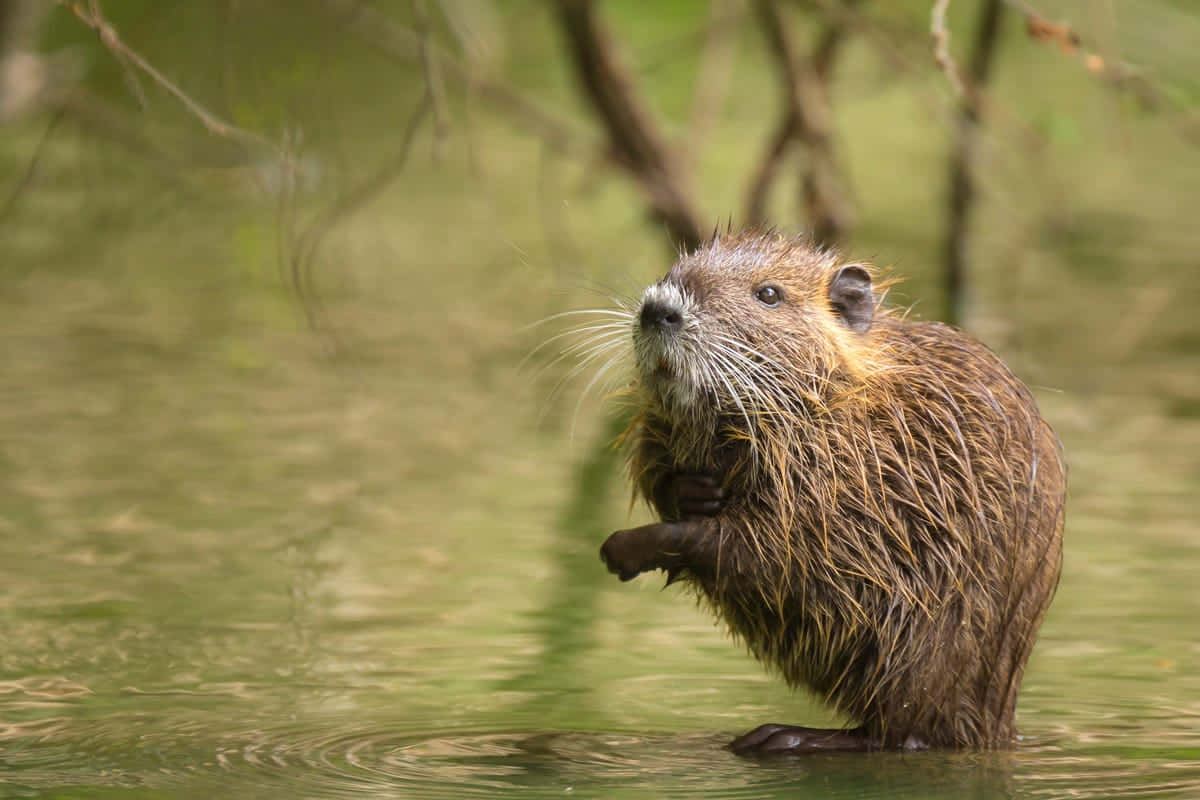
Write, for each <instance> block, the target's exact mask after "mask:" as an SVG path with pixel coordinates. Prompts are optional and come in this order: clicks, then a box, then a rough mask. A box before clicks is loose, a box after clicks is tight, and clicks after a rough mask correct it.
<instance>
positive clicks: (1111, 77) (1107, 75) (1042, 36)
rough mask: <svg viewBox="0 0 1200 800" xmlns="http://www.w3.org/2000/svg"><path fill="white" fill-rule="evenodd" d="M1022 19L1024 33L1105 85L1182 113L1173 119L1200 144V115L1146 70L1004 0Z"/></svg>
mask: <svg viewBox="0 0 1200 800" xmlns="http://www.w3.org/2000/svg"><path fill="white" fill-rule="evenodd" d="M1005 3H1006V4H1007V5H1008V6H1010V7H1011V8H1012V9H1013V10H1015V11H1016V12H1017V13H1019V14H1021V16H1022V17H1023V18H1024V20H1025V32H1026V33H1027V34H1028V35H1029V38H1031V39H1033V40H1034V41H1037V42H1043V43H1046V44H1051V45H1056V46H1057V47H1058V49H1059V50H1060V51H1061V52H1063V53H1064V54H1065V55H1068V56H1077V57H1078V58H1079V60H1080V61H1081V62H1082V64H1083V66H1084V68H1085V69H1086V70H1087V71H1088V72H1090V73H1091V74H1093V75H1096V76H1097V77H1099V78H1100V79H1102V80H1103V81H1104V82H1105V83H1106V84H1108V86H1110V87H1112V88H1113V89H1116V90H1118V91H1124V92H1128V93H1129V94H1131V95H1132V96H1133V97H1134V98H1135V99H1136V100H1137V102H1138V104H1139V105H1140V106H1141V107H1142V108H1143V109H1145V110H1147V111H1158V110H1160V109H1162V108H1163V107H1172V108H1173V109H1174V110H1176V111H1180V112H1182V118H1181V119H1176V120H1173V121H1174V122H1175V123H1176V127H1177V129H1178V130H1179V132H1180V133H1181V134H1182V135H1183V137H1184V138H1185V139H1186V140H1188V141H1189V142H1191V143H1193V144H1197V143H1200V116H1198V115H1197V113H1196V111H1195V109H1192V108H1188V107H1185V106H1182V105H1181V104H1179V103H1178V102H1177V101H1175V100H1173V99H1172V98H1171V96H1170V93H1168V92H1166V91H1163V89H1162V88H1161V87H1160V86H1159V85H1158V84H1156V83H1155V82H1154V80H1153V79H1152V78H1151V76H1150V75H1149V74H1148V73H1147V72H1146V70H1145V69H1143V68H1141V67H1139V66H1137V65H1135V64H1130V63H1128V62H1125V61H1119V60H1115V59H1109V58H1105V57H1104V56H1102V55H1100V54H1099V53H1098V52H1096V51H1094V50H1089V49H1088V48H1087V47H1085V46H1084V45H1085V43H1084V39H1083V37H1082V36H1080V34H1079V32H1078V31H1077V30H1075V27H1074V26H1073V25H1072V24H1071V23H1070V22H1068V21H1066V20H1060V21H1058V22H1053V21H1051V20H1049V19H1047V18H1046V17H1045V16H1044V15H1043V14H1041V13H1040V12H1039V11H1037V9H1035V8H1033V7H1032V6H1030V5H1029V4H1028V3H1026V2H1024V1H1023V0H1005Z"/></svg>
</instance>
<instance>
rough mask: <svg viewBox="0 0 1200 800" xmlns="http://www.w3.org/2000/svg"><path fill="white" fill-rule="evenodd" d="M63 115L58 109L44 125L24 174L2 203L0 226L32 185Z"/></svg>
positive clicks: (62, 110) (61, 109) (60, 109)
mask: <svg viewBox="0 0 1200 800" xmlns="http://www.w3.org/2000/svg"><path fill="white" fill-rule="evenodd" d="M64 113H65V111H64V109H63V108H61V107H60V108H59V109H58V110H57V111H55V112H54V114H52V115H51V116H50V122H49V123H47V124H46V129H45V130H44V131H42V135H41V138H39V139H38V143H37V146H36V147H34V149H33V155H32V156H30V157H29V164H28V165H26V167H25V172H24V173H22V174H21V178H20V180H18V181H17V183H16V185H15V186H13V188H12V191H11V192H9V195H8V198H7V199H6V200H5V201H4V206H3V207H0V225H2V224H3V223H4V221H5V220H6V219H8V217H9V215H10V214H12V213H13V211H14V210H16V207H17V202H18V201H19V200H20V198H21V195H22V194H23V193H24V192H25V190H26V189H27V188H28V187H29V185H30V184H31V183H33V178H34V176H35V175H36V174H37V170H38V165H39V164H41V162H42V152H43V151H44V150H45V149H46V144H47V143H48V142H49V141H50V136H51V134H53V133H54V129H55V128H57V127H58V123H59V122H61V121H62V118H63V115H64Z"/></svg>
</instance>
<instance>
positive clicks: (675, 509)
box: [655, 472, 725, 519]
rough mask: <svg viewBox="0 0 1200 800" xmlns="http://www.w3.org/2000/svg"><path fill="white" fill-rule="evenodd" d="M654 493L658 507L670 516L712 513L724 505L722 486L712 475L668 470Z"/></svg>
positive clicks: (709, 515) (678, 516) (679, 516)
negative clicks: (668, 473) (670, 471)
mask: <svg viewBox="0 0 1200 800" xmlns="http://www.w3.org/2000/svg"><path fill="white" fill-rule="evenodd" d="M656 495H657V496H656V498H655V502H656V503H657V504H658V507H659V511H661V512H663V513H664V514H668V515H671V516H672V517H673V518H674V519H686V518H688V517H715V516H716V515H717V514H719V513H720V512H721V509H723V508H724V507H725V489H724V488H722V487H721V483H720V481H718V480H717V478H716V477H714V476H712V475H701V474H689V473H683V472H675V473H672V474H670V475H668V476H667V477H666V478H664V479H663V481H662V483H661V484H660V485H659V490H658V492H656Z"/></svg>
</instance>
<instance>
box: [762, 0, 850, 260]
mask: <svg viewBox="0 0 1200 800" xmlns="http://www.w3.org/2000/svg"><path fill="white" fill-rule="evenodd" d="M855 2H856V0H846V5H847V6H852V5H853V4H854V3H855ZM755 10H756V11H757V13H758V18H759V23H760V24H761V26H762V29H763V33H764V35H765V37H766V40H767V43H768V45H769V46H770V51H771V55H772V56H773V57H774V61H775V64H776V67H777V70H778V72H779V76H780V79H781V82H782V83H783V87H784V98H783V105H784V114H783V117H782V119H781V120H780V121H779V123H778V125H777V126H776V128H775V131H774V133H773V134H772V135H771V137H770V139H769V141H768V144H767V147H766V150H765V152H764V154H763V157H762V159H761V160H760V161H759V164H758V166H757V167H756V168H755V170H754V173H753V176H752V178H751V180H750V187H749V189H748V191H747V193H746V212H745V213H746V219H747V221H748V222H751V223H754V224H759V225H762V224H765V223H766V221H767V219H768V214H767V208H766V205H767V196H768V193H769V192H770V188H771V184H772V183H773V182H774V180H775V178H776V176H777V175H778V173H779V168H780V166H781V165H782V163H783V159H784V157H785V156H786V154H787V151H788V149H789V148H790V147H791V145H792V143H793V142H796V141H799V142H800V143H802V144H803V145H804V147H805V149H806V150H807V153H808V162H807V165H806V168H805V170H804V172H803V175H802V178H801V185H802V192H803V197H804V205H805V208H806V210H807V214H808V219H809V225H810V227H811V229H812V235H813V238H815V239H816V240H817V241H819V242H825V243H830V244H832V243H834V242H837V241H838V240H840V239H841V238H842V237H843V236H844V235H845V233H846V231H847V230H848V229H849V228H850V227H851V226H852V225H853V222H854V210H853V207H852V205H851V203H850V200H849V197H848V193H847V191H846V189H845V178H844V176H843V173H842V170H841V168H840V167H839V165H838V163H837V159H836V157H835V151H834V143H833V110H832V107H831V103H830V90H829V83H830V80H831V77H832V73H833V64H834V60H835V58H836V56H837V53H838V51H839V50H840V49H841V45H842V42H843V41H844V40H845V37H846V35H847V33H848V29H849V26H848V24H847V18H846V17H845V16H843V15H838V14H830V15H827V16H826V19H825V22H824V26H823V28H822V30H821V33H820V35H819V36H818V38H817V43H816V45H815V46H814V48H813V53H812V56H810V57H805V56H801V55H800V54H798V53H797V52H796V46H795V44H794V43H793V42H792V38H791V35H790V34H789V32H788V24H787V20H786V19H785V18H784V15H783V13H782V11H781V9H780V8H779V4H778V2H776V0H755Z"/></svg>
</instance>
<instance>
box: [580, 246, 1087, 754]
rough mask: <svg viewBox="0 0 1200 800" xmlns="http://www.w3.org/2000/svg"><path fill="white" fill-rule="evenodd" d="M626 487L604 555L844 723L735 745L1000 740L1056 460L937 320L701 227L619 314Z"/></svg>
mask: <svg viewBox="0 0 1200 800" xmlns="http://www.w3.org/2000/svg"><path fill="white" fill-rule="evenodd" d="M630 316H631V322H632V327H633V346H634V347H633V350H634V354H635V358H636V363H637V369H636V378H635V382H634V386H633V393H634V395H633V396H634V398H635V402H636V406H637V416H636V419H635V420H634V422H633V424H632V426H631V428H630V430H629V432H628V434H627V436H626V437H625V441H626V444H627V447H628V453H629V463H630V467H631V471H632V475H633V478H634V482H635V486H636V490H637V491H638V493H639V494H640V495H642V496H643V497H644V498H645V499H646V500H647V501H648V502H650V503H651V505H652V506H653V507H654V509H655V510H656V511H657V512H658V514H659V515H660V517H661V520H662V521H661V522H657V523H653V524H650V525H645V526H642V527H640V528H635V529H631V530H625V531H618V532H616V533H614V534H613V535H612V536H611V537H610V538H609V539H608V541H606V542H605V544H604V547H603V548H602V551H601V554H602V557H603V558H604V560H605V562H606V563H607V564H608V566H609V568H610V569H611V570H612V571H613V572H616V573H618V574H619V575H620V576H621V577H622V578H623V579H625V580H628V579H630V578H632V577H634V576H636V575H637V574H639V573H641V572H645V571H648V570H653V569H663V570H666V571H667V574H668V579H669V580H670V581H674V580H681V581H686V582H687V583H689V584H691V585H692V586H694V587H695V588H696V589H697V590H698V592H699V593H700V594H701V595H702V596H703V597H704V598H706V599H707V600H708V601H709V603H710V604H711V606H712V608H713V609H714V610H715V612H716V613H717V615H719V616H720V617H721V618H722V619H723V620H724V621H725V622H726V623H727V624H728V626H729V628H730V629H731V630H732V631H733V633H734V634H735V635H736V636H737V637H738V638H740V639H741V640H742V641H744V642H745V643H746V645H747V646H748V647H749V648H750V650H751V651H752V652H753V653H754V655H755V656H757V657H758V659H760V660H761V661H762V662H763V663H764V664H765V665H766V666H767V667H768V668H769V669H771V670H773V671H777V672H778V673H780V674H781V675H782V676H783V677H784V678H785V679H786V680H787V681H788V683H789V684H791V685H793V686H804V687H807V688H809V689H810V690H812V691H813V692H815V693H816V694H817V695H819V696H820V697H822V698H824V699H825V700H826V701H827V702H828V703H830V704H831V705H833V706H834V707H835V708H837V709H838V710H839V711H841V712H843V713H844V714H845V715H846V716H847V717H849V718H851V719H852V720H854V721H855V723H856V725H857V727H854V728H852V729H847V730H843V731H827V730H815V729H810V728H798V727H791V726H783V725H765V726H762V727H760V728H758V729H756V730H754V731H751V732H750V733H748V734H746V735H745V736H743V737H741V738H740V739H738V740H737V741H735V742H734V743H733V744H732V747H733V748H734V749H735V750H737V751H739V752H774V751H796V750H806V749H872V748H893V747H1004V746H1007V745H1009V744H1010V743H1011V742H1012V741H1013V740H1014V737H1015V730H1014V725H1013V711H1014V707H1015V705H1016V698H1017V689H1018V686H1019V684H1020V681H1021V675H1022V672H1023V671H1024V668H1025V663H1026V661H1027V660H1028V658H1029V653H1030V650H1031V648H1032V647H1033V643H1034V639H1035V637H1036V634H1037V630H1038V627H1039V625H1040V624H1041V621H1042V617H1043V615H1044V614H1045V611H1046V608H1047V606H1048V605H1049V603H1050V600H1051V597H1052V596H1053V594H1054V589H1055V586H1056V584H1057V581H1058V576H1059V570H1060V565H1061V558H1062V526H1063V503H1064V496H1065V490H1066V472H1065V467H1064V464H1063V460H1062V456H1061V451H1060V446H1059V443H1058V440H1057V439H1056V438H1055V436H1054V433H1053V432H1052V431H1051V430H1050V427H1049V426H1048V425H1047V424H1046V423H1045V421H1043V420H1042V418H1041V415H1040V414H1039V412H1038V409H1037V406H1036V404H1035V403H1034V400H1033V398H1032V396H1031V395H1030V393H1029V390H1028V389H1027V388H1026V387H1025V386H1024V385H1023V384H1022V383H1021V382H1020V381H1019V380H1018V379H1017V378H1016V377H1015V376H1014V375H1013V374H1012V373H1011V372H1010V371H1009V370H1008V368H1007V367H1005V365H1004V364H1003V363H1001V361H1000V360H999V359H998V358H997V357H996V356H995V355H994V354H993V353H992V352H991V351H990V350H988V349H987V348H986V347H984V346H983V345H982V344H980V343H979V342H977V341H975V340H974V339H972V338H970V337H969V336H967V335H965V334H963V333H961V332H960V331H958V330H955V329H954V328H951V327H948V326H945V325H940V324H937V323H923V322H912V321H908V320H906V319H904V318H902V317H901V316H899V315H897V314H895V313H893V312H890V311H888V310H887V309H884V308H881V307H877V294H876V289H875V287H873V285H872V277H871V273H870V270H869V269H868V268H867V267H865V266H863V265H861V264H857V263H845V262H843V261H842V260H840V258H839V257H838V256H837V255H836V254H834V253H831V252H828V251H825V250H821V249H818V248H815V247H813V246H811V245H809V244H808V243H806V242H805V241H803V240H798V239H790V238H786V237H783V236H781V235H776V234H766V235H759V234H743V235H739V236H728V237H724V238H721V239H717V240H714V241H713V242H712V243H710V244H709V245H708V246H706V247H703V248H701V249H700V250H698V251H697V252H695V253H692V254H690V255H688V256H686V257H684V258H683V259H681V260H680V261H679V263H677V264H676V265H675V266H674V267H673V268H672V269H671V271H670V272H669V273H668V274H667V275H666V277H665V278H663V280H661V281H659V282H658V283H656V284H654V285H652V286H650V287H649V288H648V289H646V291H645V293H644V295H643V297H642V300H641V304H640V306H639V307H638V308H637V309H636V310H635V311H634V312H633V313H632V314H631V315H630Z"/></svg>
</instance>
